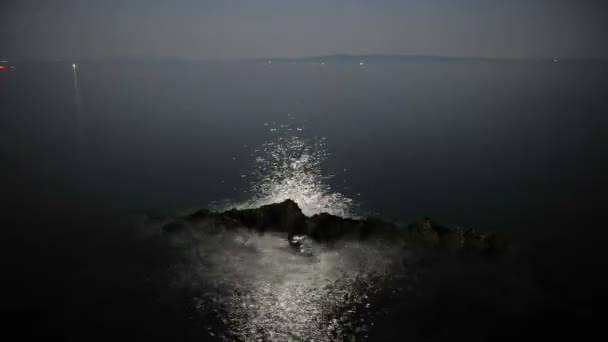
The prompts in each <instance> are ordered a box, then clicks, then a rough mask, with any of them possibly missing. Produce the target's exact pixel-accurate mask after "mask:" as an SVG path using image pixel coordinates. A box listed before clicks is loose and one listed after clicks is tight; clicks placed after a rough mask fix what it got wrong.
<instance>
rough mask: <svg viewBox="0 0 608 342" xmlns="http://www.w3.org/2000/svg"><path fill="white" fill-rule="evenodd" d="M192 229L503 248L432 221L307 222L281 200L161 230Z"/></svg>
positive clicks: (204, 213)
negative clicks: (202, 228)
mask: <svg viewBox="0 0 608 342" xmlns="http://www.w3.org/2000/svg"><path fill="white" fill-rule="evenodd" d="M188 224H190V225H191V226H192V227H193V229H197V227H207V228H208V227H223V228H224V229H236V228H243V227H245V228H248V229H252V230H255V231H258V232H279V233H286V234H287V237H288V240H289V241H290V242H291V240H292V238H293V237H294V236H296V235H306V236H309V237H311V238H312V239H313V240H316V241H319V242H332V241H336V240H338V239H369V238H377V239H385V240H387V241H392V242H395V243H418V244H422V245H426V246H430V247H434V248H444V249H446V250H449V251H456V252H457V251H477V252H483V253H494V252H498V251H501V250H503V249H504V248H505V247H506V244H505V243H504V241H503V240H501V239H500V238H499V237H498V236H497V235H496V234H494V233H480V232H477V231H475V230H473V229H468V230H463V229H459V228H458V229H452V228H448V227H445V226H442V225H441V224H439V223H437V222H434V221H432V220H431V219H430V218H424V219H422V220H418V221H416V222H414V223H413V224H411V225H409V226H399V225H396V224H393V223H389V222H385V221H382V220H380V219H375V218H367V219H352V218H343V217H339V216H335V215H331V214H327V213H322V214H317V215H313V216H311V217H307V216H305V215H304V214H303V213H302V210H301V209H300V208H299V207H298V205H297V203H295V202H294V201H292V200H286V201H284V202H281V203H276V204H269V205H264V206H261V207H259V208H255V209H242V210H238V209H231V210H228V211H224V212H213V211H210V210H206V209H202V210H199V211H196V212H194V213H192V214H188V215H185V216H182V217H180V218H179V220H178V221H172V222H169V223H167V224H165V225H164V226H163V227H162V231H163V233H166V234H179V233H182V232H183V231H184V230H185V228H186V227H187V225H188Z"/></svg>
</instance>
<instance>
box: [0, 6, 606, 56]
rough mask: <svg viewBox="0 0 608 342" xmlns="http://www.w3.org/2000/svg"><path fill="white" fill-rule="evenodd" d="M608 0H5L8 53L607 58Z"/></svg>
mask: <svg viewBox="0 0 608 342" xmlns="http://www.w3.org/2000/svg"><path fill="white" fill-rule="evenodd" d="M607 8H608V5H606V4H605V3H604V2H603V1H573V0H572V1H566V0H510V1H488V0H433V1H427V0H424V1H423V0H403V1H400V0H377V1H361V0H308V1H283V0H258V1H245V0H228V1H227V0H172V1H166V0H145V1H144V0H124V1H119V0H107V1H96V0H95V1H94V0H49V1H35V0H2V2H1V4H0V55H2V56H9V57H13V58H15V59H63V58H90V57H177V58H187V59H200V58H202V59H217V58H219V59H231V58H244V57H297V56H310V55H324V54H333V53H355V54H370V53H394V54H433V55H446V56H482V57H514V58H541V57H560V58H607V57H608V45H607V44H605V40H604V39H603V38H604V35H605V32H608V20H606V18H607V15H606V14H607V13H608V11H607Z"/></svg>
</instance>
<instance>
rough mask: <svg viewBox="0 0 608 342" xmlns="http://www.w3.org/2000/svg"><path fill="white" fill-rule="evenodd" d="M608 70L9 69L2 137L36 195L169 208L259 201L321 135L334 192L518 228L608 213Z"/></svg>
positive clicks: (410, 214)
mask: <svg viewBox="0 0 608 342" xmlns="http://www.w3.org/2000/svg"><path fill="white" fill-rule="evenodd" d="M605 75H606V66H605V65H604V64H584V63H534V62H521V63H517V62H502V63H501V62H426V63H425V62H407V63H377V64H374V63H366V64H365V65H364V66H360V65H358V64H349V63H338V64H333V65H331V64H329V65H325V66H322V65H319V64H317V63H307V64H302V63H300V64H290V63H274V64H267V63H261V62H260V63H254V62H251V63H203V62H200V63H199V62H166V63H164V62H116V63H111V62H97V63H93V62H89V63H86V62H83V63H79V64H78V69H77V73H76V70H72V66H71V63H40V64H24V65H23V66H20V67H19V69H18V70H17V71H15V72H10V73H9V72H5V73H2V74H0V85H1V87H2V93H1V94H0V97H1V98H2V104H1V106H2V108H3V110H2V112H3V117H2V121H3V125H2V135H3V137H4V138H3V139H4V140H5V141H6V142H7V144H11V145H12V146H13V147H11V151H9V152H10V153H12V154H16V155H18V156H19V159H18V160H21V161H23V163H16V164H15V169H14V170H13V171H14V172H19V173H24V174H26V175H28V174H29V175H30V176H31V177H32V178H36V180H37V184H38V185H36V186H38V187H39V188H38V191H34V193H33V198H28V201H31V200H35V199H40V198H38V196H45V195H44V194H45V192H49V193H52V196H53V197H54V198H56V200H57V201H63V200H65V201H68V202H70V201H77V202H78V203H79V205H87V206H94V207H108V208H110V207H111V208H121V210H126V211H127V212H137V211H143V210H151V211H159V212H171V211H174V210H179V209H184V208H196V207H204V206H208V205H209V204H210V203H213V202H218V201H222V200H235V201H237V200H244V199H246V198H247V196H248V195H247V194H244V192H246V191H249V190H251V189H250V187H251V182H252V181H253V179H252V177H253V175H252V173H253V172H254V170H255V168H256V166H255V165H256V160H255V159H256V158H262V157H263V156H260V155H259V153H258V155H256V151H259V150H260V149H263V148H264V146H265V144H269V143H270V144H272V143H276V141H277V139H278V138H279V137H280V136H284V137H285V138H286V139H290V138H289V136H300V137H302V139H303V140H302V141H306V142H307V143H308V144H318V143H319V142H321V141H322V144H323V147H322V150H318V149H319V147H315V148H317V152H316V153H321V154H324V156H323V158H322V159H323V162H322V163H321V162H320V158H321V157H320V156H318V158H317V159H318V161H319V162H320V163H319V167H320V168H321V173H322V176H323V177H327V179H326V180H325V181H324V182H325V183H327V185H328V186H329V187H330V189H326V190H327V191H329V190H331V191H329V192H335V193H340V194H342V195H343V196H344V198H350V199H352V200H354V201H355V202H356V204H357V210H358V211H359V213H362V214H368V213H372V214H375V215H377V216H382V217H388V218H392V219H400V220H406V221H407V220H412V219H415V218H418V217H421V216H432V217H434V218H437V219H440V220H442V221H445V222H449V223H450V224H455V225H463V226H481V227H488V228H492V229H495V228H497V229H502V230H505V229H507V230H508V229H512V226H516V225H521V224H524V223H525V222H529V221H531V220H532V221H534V222H535V223H537V222H538V221H539V220H544V219H546V218H547V217H551V216H553V215H557V214H563V213H564V210H566V211H567V212H569V213H568V214H576V215H585V213H586V212H587V211H589V212H592V211H593V210H595V207H594V206H595V199H594V198H590V197H589V196H588V195H587V192H586V190H587V189H589V188H590V187H596V186H598V185H601V184H605V182H604V181H603V177H602V175H603V174H604V173H605V171H606V162H605V161H604V158H602V151H603V150H605V147H606V146H607V142H606V136H605V134H602V132H603V130H602V128H604V127H606V120H607V119H606V117H605V115H603V114H604V113H605V112H606V110H607V109H608V102H607V100H606V98H605V96H603V94H605V91H606V90H607V89H608V81H606V78H605V77H604V76H605ZM76 77H78V79H75V78H76ZM75 86H77V87H78V88H77V89H75V88H74V87H75ZM79 131H80V132H82V133H78V132H79ZM7 144H5V146H7ZM57 184H61V187H58V186H55V187H54V185H57ZM30 185H31V184H25V185H24V186H26V187H27V186H30ZM49 196H51V194H49ZM41 200H42V199H41ZM574 203H576V207H574V206H573V204H574Z"/></svg>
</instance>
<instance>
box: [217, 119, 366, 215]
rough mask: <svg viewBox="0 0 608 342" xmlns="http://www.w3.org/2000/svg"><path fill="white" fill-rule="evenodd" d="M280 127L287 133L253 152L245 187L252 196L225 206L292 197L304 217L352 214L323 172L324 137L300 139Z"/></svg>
mask: <svg viewBox="0 0 608 342" xmlns="http://www.w3.org/2000/svg"><path fill="white" fill-rule="evenodd" d="M282 126H283V125H281V127H282ZM282 128H287V129H285V130H284V131H285V132H289V134H285V135H281V136H279V137H277V138H276V139H274V140H271V141H268V142H266V143H264V144H263V145H262V146H261V148H259V149H257V150H255V152H254V156H253V157H254V158H253V164H254V165H253V171H252V172H251V175H252V176H253V178H254V180H253V181H252V183H251V189H250V190H249V193H250V194H251V195H252V197H251V198H250V199H247V200H245V201H243V202H241V203H237V204H232V205H229V206H228V207H230V208H237V209H247V208H257V207H260V206H262V205H267V204H272V203H279V202H282V201H285V200H286V199H292V200H293V201H295V202H296V203H297V204H298V206H299V207H300V208H301V209H302V212H303V213H304V215H307V216H311V215H314V214H319V213H329V214H332V215H336V216H341V217H355V216H356V214H355V213H354V209H355V207H356V204H355V203H354V201H353V200H352V199H351V198H349V197H347V196H346V195H344V194H342V193H340V192H338V191H335V190H333V189H332V188H331V186H330V185H329V179H330V178H331V176H329V175H324V174H323V171H322V167H321V166H322V163H323V162H324V161H325V160H326V159H327V158H328V157H329V153H328V152H327V149H326V147H325V139H324V138H319V139H310V138H304V137H302V136H300V135H298V134H297V133H292V132H293V130H291V129H289V127H287V126H285V127H282ZM301 131H302V129H301V128H300V129H298V130H297V131H296V132H301Z"/></svg>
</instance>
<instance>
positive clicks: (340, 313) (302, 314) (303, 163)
mask: <svg viewBox="0 0 608 342" xmlns="http://www.w3.org/2000/svg"><path fill="white" fill-rule="evenodd" d="M281 127H283V125H282V126H281ZM290 131H291V130H290ZM300 131H301V130H298V132H300ZM253 157H254V166H255V167H254V172H253V174H252V175H253V176H254V181H253V182H252V183H251V191H250V193H251V194H252V197H251V198H250V199H248V200H246V201H244V202H241V203H238V204H233V205H228V206H227V208H238V209H245V208H256V207H260V206H262V205H266V204H271V203H277V202H282V201H284V200H286V199H293V200H294V201H295V202H296V203H297V204H298V205H299V207H300V208H301V209H302V211H303V213H304V214H305V215H308V216H310V215H314V214H318V213H321V212H326V213H330V214H333V215H338V216H342V217H352V216H354V214H353V207H354V204H353V201H352V199H350V198H348V197H346V196H344V195H343V194H341V193H338V192H333V191H332V189H331V188H330V186H329V185H328V183H327V180H328V177H327V176H324V175H323V173H322V169H321V164H322V162H323V161H324V160H326V158H327V157H328V153H327V152H326V149H325V141H324V139H316V140H315V139H306V138H303V137H301V136H298V135H294V134H291V132H290V134H285V135H281V136H279V137H277V138H276V139H274V140H271V141H269V142H267V143H265V144H263V145H262V146H261V148H260V149H258V150H256V151H255V152H254V155H253ZM227 208H225V209H227ZM201 225H202V226H200V227H197V229H193V230H192V231H191V234H187V236H185V237H182V238H181V239H177V240H174V241H173V243H175V244H176V247H178V248H180V250H182V251H183V252H184V256H185V260H187V261H186V262H183V263H182V265H181V266H179V267H178V268H177V269H178V272H177V273H176V278H175V279H176V281H177V284H178V286H179V287H185V288H189V289H191V290H192V291H193V292H194V293H195V294H196V295H195V297H194V305H195V307H196V309H197V310H198V312H199V313H200V316H201V317H202V321H203V322H206V323H205V324H208V326H207V329H208V333H209V335H210V336H213V337H216V338H218V339H220V340H226V341H232V340H238V341H360V340H365V339H366V338H367V336H368V332H369V331H370V329H371V328H372V326H373V325H374V317H375V315H377V314H378V312H377V310H375V307H374V305H373V303H372V302H373V298H374V296H376V295H378V293H380V292H381V291H384V292H386V291H387V287H386V286H385V284H387V283H388V282H389V281H390V279H393V278H395V277H396V276H398V277H401V278H403V277H406V278H407V277H408V276H407V272H406V270H405V269H404V268H403V267H402V264H401V262H402V261H403V257H402V256H401V257H400V254H402V253H403V249H402V248H401V247H400V246H387V245H386V244H381V243H380V242H373V243H372V242H359V241H357V242H355V241H342V242H340V243H338V244H335V245H332V246H331V247H329V246H325V245H322V244H318V243H315V242H313V241H312V240H311V239H309V238H308V237H306V236H297V237H295V238H297V239H299V243H301V244H302V245H303V246H305V248H301V249H300V250H296V249H294V248H293V246H290V244H289V242H288V241H287V237H286V236H284V235H281V234H273V233H266V234H258V233H253V232H250V231H247V230H245V229H243V230H239V231H235V230H226V229H224V227H221V226H218V225H217V224H216V223H212V222H210V223H202V224H201ZM209 322H215V323H213V324H212V323H209Z"/></svg>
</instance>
